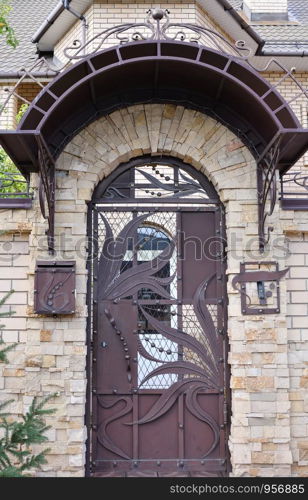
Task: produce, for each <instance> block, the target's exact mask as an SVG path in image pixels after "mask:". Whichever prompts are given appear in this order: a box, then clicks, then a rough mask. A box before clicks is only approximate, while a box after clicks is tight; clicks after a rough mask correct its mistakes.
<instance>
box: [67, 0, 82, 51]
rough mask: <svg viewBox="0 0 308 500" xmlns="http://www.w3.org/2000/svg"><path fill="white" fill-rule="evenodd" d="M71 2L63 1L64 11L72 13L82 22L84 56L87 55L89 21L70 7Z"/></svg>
mask: <svg viewBox="0 0 308 500" xmlns="http://www.w3.org/2000/svg"><path fill="white" fill-rule="evenodd" d="M70 3H71V0H62V4H63V8H64V10H67V11H68V12H70V13H71V14H72V15H73V16H75V17H76V18H77V19H79V20H80V21H81V22H82V47H83V55H86V47H85V45H86V41H87V29H88V25H87V20H86V18H85V17H84V16H83V15H82V14H78V12H76V11H75V10H74V9H72V8H71V7H70Z"/></svg>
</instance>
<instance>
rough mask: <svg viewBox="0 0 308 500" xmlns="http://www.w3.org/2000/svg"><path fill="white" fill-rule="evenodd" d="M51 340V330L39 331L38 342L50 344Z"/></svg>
mask: <svg viewBox="0 0 308 500" xmlns="http://www.w3.org/2000/svg"><path fill="white" fill-rule="evenodd" d="M51 338H52V331H51V330H41V331H40V341H41V342H50V341H51Z"/></svg>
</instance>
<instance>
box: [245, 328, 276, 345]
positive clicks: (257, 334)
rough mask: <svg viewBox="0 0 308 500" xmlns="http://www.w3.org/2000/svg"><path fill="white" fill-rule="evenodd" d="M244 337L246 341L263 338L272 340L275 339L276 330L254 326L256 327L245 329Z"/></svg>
mask: <svg viewBox="0 0 308 500" xmlns="http://www.w3.org/2000/svg"><path fill="white" fill-rule="evenodd" d="M245 335H246V339H247V341H248V342H254V341H256V340H257V341H261V342H263V341H265V340H270V341H274V340H276V337H277V332H276V330H275V329H274V328H266V329H265V328H262V327H261V328H260V329H259V328H256V329H249V330H246V332H245Z"/></svg>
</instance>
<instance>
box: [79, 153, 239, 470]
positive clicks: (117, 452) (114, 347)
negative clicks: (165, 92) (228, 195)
mask: <svg viewBox="0 0 308 500" xmlns="http://www.w3.org/2000/svg"><path fill="white" fill-rule="evenodd" d="M192 174H193V171H192V169H189V167H187V166H185V165H183V164H179V163H178V162H175V160H171V159H161V160H160V161H159V162H157V161H156V162H155V163H154V162H153V159H152V160H149V161H148V162H146V161H145V160H144V159H140V160H135V162H134V163H133V164H130V165H127V166H124V167H122V168H120V170H119V171H118V172H117V176H116V177H115V179H113V180H112V179H111V182H109V183H108V184H107V185H106V184H105V185H103V186H102V187H101V188H100V190H98V191H97V192H96V199H95V200H94V201H93V203H92V205H91V210H90V218H89V223H90V231H91V236H92V238H91V245H90V252H91V256H92V258H91V259H90V261H89V273H90V280H89V281H90V285H89V295H90V297H91V299H90V301H89V306H90V319H89V340H90V341H91V343H92V350H91V353H90V359H89V365H88V367H89V376H90V371H91V385H90V383H89V390H90V391H91V397H90V398H89V399H90V404H89V407H88V419H87V420H88V425H89V431H90V436H91V437H90V440H89V446H88V460H89V464H90V470H91V473H92V475H96V476H126V475H127V476H138V475H141V476H142V475H144V476H153V475H154V476H174V475H179V476H187V475H190V476H194V475H195V476H207V475H208V476H215V475H227V474H228V471H229V459H228V449H227V437H228V396H229V392H228V369H227V365H226V357H227V342H226V335H225V334H226V314H225V310H226V300H225V273H224V269H225V262H224V240H223V236H224V228H223V208H222V206H221V204H220V203H219V200H218V199H217V195H216V193H215V191H214V189H213V187H212V186H211V185H210V184H209V183H205V182H203V183H200V181H199V180H198V179H197V178H195V177H194V176H193V175H192ZM90 337H91V338H90Z"/></svg>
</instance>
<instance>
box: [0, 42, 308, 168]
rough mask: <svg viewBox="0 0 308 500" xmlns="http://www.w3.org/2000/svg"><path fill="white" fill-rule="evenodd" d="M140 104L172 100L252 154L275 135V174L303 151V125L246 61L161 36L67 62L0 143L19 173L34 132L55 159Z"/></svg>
mask: <svg viewBox="0 0 308 500" xmlns="http://www.w3.org/2000/svg"><path fill="white" fill-rule="evenodd" d="M142 102H143V103H144V102H153V103H154V102H165V103H174V104H178V105H183V106H186V107H188V108H191V109H198V110H200V111H202V112H203V113H205V114H208V115H209V116H213V117H214V118H215V119H217V120H218V121H220V122H221V123H223V124H224V125H225V126H227V127H229V128H230V129H231V130H232V131H233V132H234V133H235V134H237V135H238V136H239V137H240V138H241V139H242V140H243V142H244V143H245V144H246V145H247V147H249V148H250V150H251V152H252V154H253V155H254V157H255V158H256V159H259V158H260V156H261V155H262V153H263V152H264V150H265V149H266V148H267V146H268V144H270V143H271V141H272V140H273V139H274V138H277V137H281V144H280V156H279V161H278V167H279V169H280V170H281V171H286V170H288V169H289V168H290V167H291V166H292V165H293V164H294V163H295V161H297V159H298V158H299V157H300V156H301V155H302V154H303V153H304V152H305V151H306V149H307V144H308V130H304V129H302V126H301V124H300V123H299V121H298V119H297V117H296V116H295V114H294V112H293V111H292V110H291V108H290V106H289V105H288V104H287V102H286V101H285V100H284V99H283V98H282V96H281V95H280V94H279V93H278V92H277V90H276V89H275V87H274V86H272V84H271V83H270V82H268V81H266V80H265V79H264V78H263V77H262V76H261V75H260V74H259V73H258V72H257V71H255V70H253V69H252V68H251V67H249V66H248V65H247V63H246V62H245V61H242V60H240V59H239V58H235V57H234V56H231V55H229V54H226V53H221V52H218V51H216V50H214V49H210V48H208V47H200V46H198V45H196V44H194V43H185V42H175V41H173V42H170V41H162V40H158V41H151V40H150V41H142V42H141V41H139V42H132V43H129V44H125V45H122V46H117V47H112V48H109V49H106V50H104V51H101V52H98V53H95V54H92V55H89V56H88V57H86V58H85V59H83V60H82V61H80V62H79V63H77V64H75V65H73V66H71V67H70V68H68V69H67V70H66V71H64V72H63V73H61V74H60V75H59V76H58V77H56V78H55V79H54V80H53V81H52V82H50V83H49V84H48V85H47V86H46V87H44V89H42V91H41V92H40V94H39V95H38V96H37V97H36V99H35V100H34V101H33V102H32V104H31V106H30V107H29V109H28V111H27V112H26V114H25V115H24V117H23V119H22V121H21V122H20V124H19V127H18V129H17V130H16V131H1V133H0V142H1V144H2V146H3V147H4V149H5V150H6V151H7V152H8V154H9V155H10V156H11V158H12V159H13V161H14V162H15V163H16V164H17V165H18V167H19V168H20V170H21V171H22V172H23V173H27V172H31V171H32V172H33V171H38V170H39V165H38V145H37V139H38V137H39V138H42V139H44V141H45V142H46V145H47V147H48V149H49V151H50V154H51V155H52V157H53V158H56V157H57V156H58V155H59V154H60V153H61V151H62V150H63V148H64V147H65V145H66V144H67V143H68V142H69V141H70V140H71V139H72V138H73V137H74V136H75V135H76V134H77V133H78V132H79V131H80V130H81V129H83V128H84V127H86V126H87V125H88V124H89V123H91V122H92V121H94V120H97V119H98V118H99V117H100V116H103V115H107V114H109V113H111V112H112V111H115V110H116V109H120V108H122V107H125V106H129V105H131V104H136V103H142Z"/></svg>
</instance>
